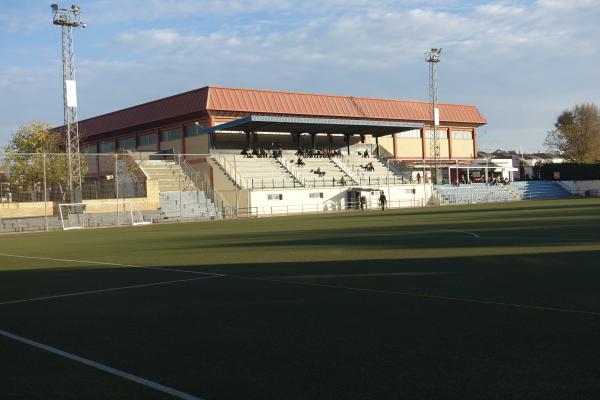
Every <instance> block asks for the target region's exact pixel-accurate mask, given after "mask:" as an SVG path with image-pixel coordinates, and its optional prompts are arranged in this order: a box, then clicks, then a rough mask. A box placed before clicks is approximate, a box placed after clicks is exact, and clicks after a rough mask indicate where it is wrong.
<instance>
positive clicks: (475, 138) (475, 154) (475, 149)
mask: <svg viewBox="0 0 600 400" xmlns="http://www.w3.org/2000/svg"><path fill="white" fill-rule="evenodd" d="M475 133H476V129H475V128H473V159H476V158H477V137H476V135H475Z"/></svg>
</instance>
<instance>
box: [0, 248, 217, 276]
mask: <svg viewBox="0 0 600 400" xmlns="http://www.w3.org/2000/svg"><path fill="white" fill-rule="evenodd" d="M0 256H2V257H14V258H26V259H31V260H47V261H63V262H71V263H84V264H94V265H106V266H114V267H128V268H141V269H155V270H157V271H173V272H186V273H188V274H201V275H212V276H226V275H224V274H215V273H212V272H202V271H190V270H187V269H175V268H161V267H146V266H142V265H132V264H118V263H111V262H102V261H90V260H73V259H69V258H51V257H35V256H23V255H18V254H5V253H0Z"/></svg>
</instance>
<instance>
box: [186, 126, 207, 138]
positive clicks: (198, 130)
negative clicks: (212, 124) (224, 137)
mask: <svg viewBox="0 0 600 400" xmlns="http://www.w3.org/2000/svg"><path fill="white" fill-rule="evenodd" d="M204 128H206V125H202V124H200V125H189V126H186V127H185V137H192V136H200V135H201V134H202V132H203V130H204Z"/></svg>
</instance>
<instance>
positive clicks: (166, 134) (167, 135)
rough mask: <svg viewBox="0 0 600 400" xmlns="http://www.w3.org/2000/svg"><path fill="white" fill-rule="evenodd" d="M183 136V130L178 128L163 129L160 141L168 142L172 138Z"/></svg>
mask: <svg viewBox="0 0 600 400" xmlns="http://www.w3.org/2000/svg"><path fill="white" fill-rule="evenodd" d="M180 138H181V130H180V129H179V128H177V129H169V130H168V131H162V132H161V133H160V141H161V142H168V141H170V140H177V139H180Z"/></svg>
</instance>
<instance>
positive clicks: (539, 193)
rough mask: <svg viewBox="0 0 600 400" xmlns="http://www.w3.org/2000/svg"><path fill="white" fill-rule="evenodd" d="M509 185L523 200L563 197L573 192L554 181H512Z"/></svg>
mask: <svg viewBox="0 0 600 400" xmlns="http://www.w3.org/2000/svg"><path fill="white" fill-rule="evenodd" d="M509 187H510V188H511V189H512V191H513V192H514V193H516V194H517V195H518V196H519V198H521V199H523V200H539V199H561V198H564V197H570V196H571V194H570V193H569V192H568V191H566V190H565V189H564V188H563V187H562V186H560V185H559V184H558V183H556V182H552V181H520V182H511V183H510V185H509Z"/></svg>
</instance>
